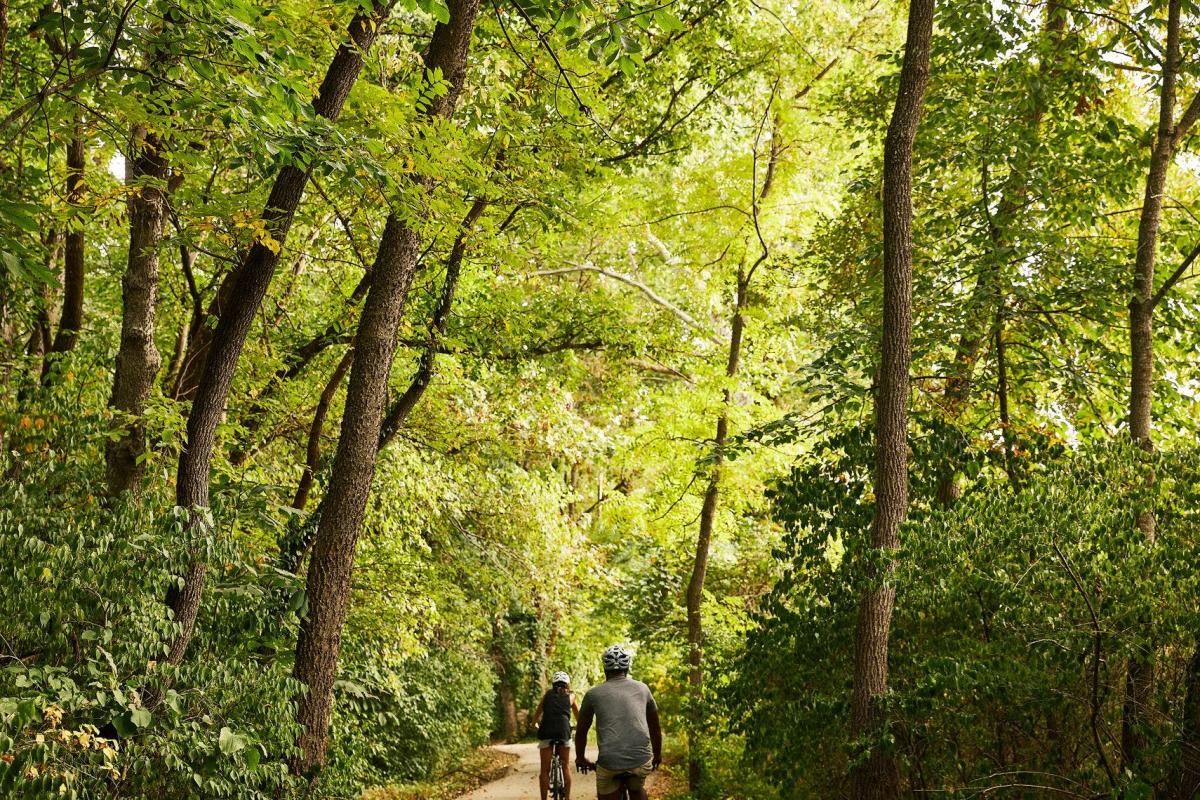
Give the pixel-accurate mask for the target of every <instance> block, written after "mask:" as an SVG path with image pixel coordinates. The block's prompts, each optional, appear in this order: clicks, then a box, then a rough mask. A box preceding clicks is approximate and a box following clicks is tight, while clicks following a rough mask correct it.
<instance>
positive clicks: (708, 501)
mask: <svg viewBox="0 0 1200 800" xmlns="http://www.w3.org/2000/svg"><path fill="white" fill-rule="evenodd" d="M742 273H743V270H741V269H739V270H738V278H737V295H736V298H735V300H734V306H733V309H734V310H733V321H732V324H731V326H730V334H729V355H728V357H727V359H726V362H725V377H727V378H732V377H733V376H735V375H736V374H737V371H738V364H739V362H740V360H741V355H742V334H743V333H744V332H745V330H746V320H745V315H744V312H745V310H746V300H747V296H748V292H747V289H748V286H747V282H746V279H745V276H744V275H743V274H742ZM732 400H733V393H732V390H731V389H729V388H726V389H725V393H724V396H723V397H722V401H721V402H722V408H721V413H720V415H719V416H718V417H717V430H716V435H715V436H714V437H713V465H712V473H711V475H710V476H709V479H708V488H707V489H706V490H705V492H704V503H703V504H702V505H701V506H700V531H699V533H698V534H697V536H696V556H695V559H694V561H693V562H692V576H691V578H690V579H689V580H688V585H687V596H686V598H685V600H686V605H687V636H688V655H687V660H688V691H689V692H690V693H691V695H692V696H691V710H690V712H689V717H690V719H689V720H688V727H689V731H688V788H689V790H690V791H692V792H695V791H696V790H697V789H698V788H699V786H700V783H701V781H702V780H703V777H704V774H703V773H704V762H703V758H702V755H701V752H700V751H701V746H700V741H699V739H700V729H701V728H702V727H703V714H704V710H703V707H702V705H701V704H702V702H703V700H702V695H703V690H704V617H703V605H704V580H705V577H706V576H707V574H708V556H709V552H710V551H711V549H712V534H713V524H714V522H715V521H716V517H717V507H718V506H719V504H720V501H721V476H722V471H723V469H724V466H725V464H724V462H725V456H724V447H725V442H726V440H727V439H728V437H729V414H728V410H727V409H728V407H729V404H730V402H731V401H732Z"/></svg>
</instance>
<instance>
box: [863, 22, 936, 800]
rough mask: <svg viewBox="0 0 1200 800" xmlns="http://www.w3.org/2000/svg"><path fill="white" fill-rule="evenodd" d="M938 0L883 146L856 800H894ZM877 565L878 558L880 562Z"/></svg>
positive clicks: (915, 40)
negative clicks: (924, 127)
mask: <svg viewBox="0 0 1200 800" xmlns="http://www.w3.org/2000/svg"><path fill="white" fill-rule="evenodd" d="M933 8H934V0H912V2H911V4H910V5H909V11H908V39H907V42H906V43H905V48H904V66H903V67H902V68H901V70H900V87H899V91H898V94H897V96H896V106H895V109H894V111H893V112H892V121H891V124H890V125H889V127H888V133H887V140H886V142H885V144H884V149H883V336H882V359H881V362H880V365H879V379H878V382H877V388H876V396H875V424H876V432H875V437H876V440H875V516H874V519H873V520H872V524H871V552H872V554H873V564H872V566H871V567H870V568H869V570H868V574H869V577H870V580H871V582H872V583H871V586H869V588H868V589H867V590H866V593H865V595H864V596H863V599H862V605H861V606H860V607H859V612H858V630H857V636H856V640H855V652H854V691H853V695H852V697H851V703H850V729H851V735H852V736H853V738H854V740H855V744H856V746H858V747H861V748H862V750H863V752H861V753H860V754H859V756H858V757H857V759H856V760H855V765H854V766H853V767H852V769H851V772H850V782H851V797H852V798H854V800H895V798H896V797H898V796H899V792H900V786H899V784H900V777H899V770H898V768H897V765H896V759H895V756H894V755H893V754H892V753H891V751H890V748H888V747H887V746H886V745H885V744H884V742H883V739H884V734H885V729H886V728H887V725H888V719H887V711H886V706H885V703H886V695H887V691H888V637H889V633H890V630H891V624H892V610H893V608H894V607H895V602H896V589H895V586H893V585H891V584H890V581H891V577H892V573H893V570H894V559H895V555H894V554H895V551H896V549H897V548H898V547H899V546H900V525H901V523H902V522H903V521H904V517H905V516H906V514H907V513H908V392H909V370H910V363H911V360H912V151H913V140H914V139H915V137H916V133H917V125H918V123H919V121H920V117H921V106H922V103H923V101H924V96H925V87H926V85H927V84H928V82H929V49H930V40H931V38H932V35H933ZM874 559H878V560H877V561H875V560H874Z"/></svg>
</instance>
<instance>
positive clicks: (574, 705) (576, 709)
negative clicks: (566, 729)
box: [571, 695, 579, 725]
mask: <svg viewBox="0 0 1200 800" xmlns="http://www.w3.org/2000/svg"><path fill="white" fill-rule="evenodd" d="M571 713H572V714H574V715H575V724H576V725H578V724H579V703H576V702H575V695H571Z"/></svg>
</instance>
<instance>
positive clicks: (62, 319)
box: [42, 114, 87, 377]
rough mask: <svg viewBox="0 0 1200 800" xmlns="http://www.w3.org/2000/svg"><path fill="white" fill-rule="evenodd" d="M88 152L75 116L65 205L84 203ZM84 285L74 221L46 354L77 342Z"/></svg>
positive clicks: (47, 365) (78, 228) (44, 371)
mask: <svg viewBox="0 0 1200 800" xmlns="http://www.w3.org/2000/svg"><path fill="white" fill-rule="evenodd" d="M86 157H87V150H86V147H85V141H84V135H83V120H82V116H81V115H79V114H77V115H76V117H75V133H74V135H73V136H72V137H71V142H70V144H69V145H68V146H67V202H68V203H69V204H70V205H71V207H72V208H78V207H79V206H80V204H81V202H82V200H83V192H84V189H85V185H84V169H85V160H86ZM83 282H84V239H83V224H82V222H81V221H80V220H77V219H73V220H71V222H70V225H69V226H68V228H67V236H66V243H65V246H64V248H63V302H62V313H61V314H60V315H59V317H58V333H56V334H55V336H54V342H53V344H51V345H50V350H49V353H48V355H49V354H55V353H66V352H69V351H71V350H74V349H75V345H76V343H78V341H79V327H80V325H82V324H83ZM49 369H50V360H49V359H47V360H46V361H45V362H43V367H42V376H43V377H45V376H46V374H47V373H48V372H49Z"/></svg>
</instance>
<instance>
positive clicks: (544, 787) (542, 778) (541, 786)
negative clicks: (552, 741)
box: [538, 747, 554, 800]
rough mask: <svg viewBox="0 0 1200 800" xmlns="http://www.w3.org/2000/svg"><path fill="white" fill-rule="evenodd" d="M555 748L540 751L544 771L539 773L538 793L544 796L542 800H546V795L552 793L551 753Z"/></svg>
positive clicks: (545, 748) (544, 748)
mask: <svg viewBox="0 0 1200 800" xmlns="http://www.w3.org/2000/svg"><path fill="white" fill-rule="evenodd" d="M553 749H554V748H552V747H543V748H541V749H539V750H538V756H540V757H541V759H542V770H541V772H539V773H538V792H539V793H540V794H541V796H542V800H546V795H547V794H549V792H550V752H551V751H552V750H553Z"/></svg>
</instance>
